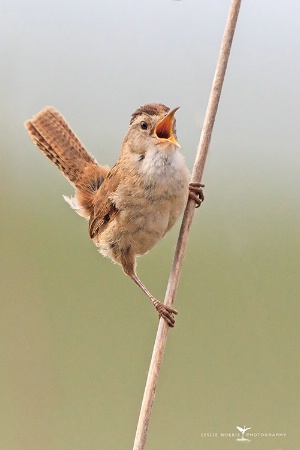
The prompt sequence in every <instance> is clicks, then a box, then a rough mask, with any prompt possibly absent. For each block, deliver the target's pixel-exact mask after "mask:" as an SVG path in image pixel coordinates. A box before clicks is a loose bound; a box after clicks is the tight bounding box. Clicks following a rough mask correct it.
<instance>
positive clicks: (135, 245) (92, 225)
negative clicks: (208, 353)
mask: <svg viewBox="0 0 300 450" xmlns="http://www.w3.org/2000/svg"><path fill="white" fill-rule="evenodd" d="M177 109H178V108H176V109H174V110H172V111H170V109H169V108H168V107H166V106H165V105H162V104H156V103H152V104H148V105H144V106H142V107H140V108H139V109H137V110H136V111H135V112H134V113H133V114H132V116H131V120H130V127H129V130H128V132H127V134H126V136H125V138H124V142H123V145H122V148H121V152H120V155H119V158H118V160H117V162H116V164H115V165H114V167H113V168H112V169H111V170H110V169H109V167H108V166H101V165H99V164H98V163H97V162H96V160H95V159H94V158H93V157H92V156H91V155H90V154H89V153H88V152H87V151H86V149H85V148H84V147H83V145H82V144H81V142H80V141H79V139H78V138H77V137H76V135H75V134H74V133H73V131H72V130H71V128H70V127H69V125H68V124H67V122H66V121H65V119H64V118H63V117H62V116H61V114H60V113H59V112H58V111H57V110H55V109H54V108H52V107H48V108H45V109H43V110H42V111H41V112H40V113H38V114H37V115H36V116H34V117H33V118H32V119H31V120H28V121H27V122H26V123H25V127H26V128H27V130H28V133H29V135H30V137H31V139H32V140H33V142H34V143H35V144H36V145H37V147H38V148H39V149H40V150H41V151H42V152H43V153H44V154H45V155H46V156H47V158H49V159H50V160H51V161H52V162H53V163H54V164H55V165H56V166H57V167H58V169H59V170H60V171H61V172H62V173H63V174H64V176H65V177H66V178H67V179H68V180H69V181H70V183H71V184H72V185H73V186H74V187H75V196H74V197H73V198H69V197H65V200H66V201H67V202H68V203H69V204H70V205H71V207H72V208H74V209H75V210H76V211H77V213H78V214H80V215H81V216H83V217H86V218H88V219H89V235H90V238H91V239H92V240H93V242H94V243H95V245H96V246H97V247H98V248H99V251H100V252H101V253H102V254H103V255H104V256H108V257H109V258H111V259H112V260H113V261H114V262H116V263H117V264H120V265H121V266H122V268H123V270H124V272H125V273H126V274H127V275H129V276H130V277H131V278H132V280H133V281H134V282H135V283H136V284H137V285H138V286H139V287H140V288H141V289H142V290H143V291H144V293H145V294H146V295H147V296H148V297H149V298H150V300H151V301H152V303H153V305H154V306H155V308H156V310H157V311H158V313H159V315H160V316H162V317H163V318H164V319H165V320H166V321H167V323H168V324H169V325H170V326H174V322H175V320H174V317H173V314H177V313H176V311H175V310H174V309H173V308H170V307H168V306H166V305H164V304H162V303H161V302H159V301H158V300H156V299H155V298H154V297H153V295H152V294H151V293H150V292H149V291H148V290H147V288H146V287H145V286H144V285H143V283H142V282H141V280H140V279H139V278H138V276H137V275H136V271H135V267H136V258H137V256H139V255H142V254H144V253H146V252H147V251H149V250H150V249H151V248H152V247H153V246H154V245H155V244H156V243H157V242H158V241H159V240H160V239H161V238H162V237H163V236H164V235H165V234H166V232H167V231H168V230H169V229H170V228H171V227H172V226H173V225H174V223H175V222H176V220H177V218H178V217H179V215H180V214H181V213H182V212H183V209H184V207H185V205H186V201H187V199H188V195H190V197H191V198H193V199H194V200H195V202H196V204H197V205H199V204H200V203H201V201H202V200H203V194H202V190H201V185H198V184H197V183H193V184H192V185H190V190H189V178H190V175H189V172H188V170H187V168H186V166H185V163H184V159H183V157H182V155H181V154H180V153H179V151H178V148H179V144H178V143H177V140H176V130H175V118H174V114H175V112H176V110H177ZM189 192H190V194H189Z"/></svg>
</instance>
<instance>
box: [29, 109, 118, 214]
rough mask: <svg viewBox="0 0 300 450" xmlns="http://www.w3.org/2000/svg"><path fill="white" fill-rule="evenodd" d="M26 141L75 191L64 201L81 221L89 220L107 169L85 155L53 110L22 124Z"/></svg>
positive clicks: (83, 149) (59, 115) (61, 118)
mask: <svg viewBox="0 0 300 450" xmlns="http://www.w3.org/2000/svg"><path fill="white" fill-rule="evenodd" d="M25 128H26V129H27V131H28V133H29V136H30V138H31V139H32V141H33V142H34V143H35V145H36V146H37V147H38V148H39V149H40V150H41V151H42V153H44V155H45V156H47V158H49V159H50V161H52V162H53V163H54V164H55V165H56V166H57V167H58V169H59V170H60V171H61V172H62V173H63V175H64V176H65V177H66V178H67V179H68V181H69V182H70V183H71V184H72V185H73V186H74V187H75V188H76V195H75V197H73V198H70V197H65V200H66V201H67V202H68V203H69V204H70V206H71V207H72V208H74V209H75V210H76V211H77V212H78V214H80V215H82V216H83V217H87V218H88V217H89V216H90V213H91V210H92V207H93V199H94V195H95V192H96V191H97V190H98V189H99V187H100V186H101V184H102V182H103V181H104V179H105V178H106V176H107V174H108V172H109V167H107V166H100V165H99V164H98V163H97V161H96V160H95V159H94V158H93V157H92V156H91V155H90V154H89V153H88V152H87V150H86V149H85V148H84V146H83V145H82V144H81V142H80V141H79V139H78V138H77V136H76V135H75V134H74V132H73V131H72V130H71V128H70V127H69V125H68V124H67V122H66V121H65V119H64V118H63V116H62V115H61V114H60V113H59V112H58V111H57V110H56V109H55V108H53V107H47V108H44V109H43V110H42V111H40V112H39V113H38V114H37V115H35V116H34V117H33V118H32V119H31V120H27V121H26V122H25Z"/></svg>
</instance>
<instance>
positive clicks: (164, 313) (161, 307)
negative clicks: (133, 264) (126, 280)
mask: <svg viewBox="0 0 300 450" xmlns="http://www.w3.org/2000/svg"><path fill="white" fill-rule="evenodd" d="M128 275H129V276H130V278H131V279H132V280H133V281H134V282H135V283H136V284H137V285H138V286H139V287H140V288H141V289H142V291H143V292H144V293H145V294H146V295H147V297H148V298H150V300H151V302H152V304H153V306H154V308H155V309H156V311H157V312H158V314H159V317H162V318H163V319H164V320H165V321H166V322H167V324H168V325H169V327H174V324H175V319H174V317H173V314H177V311H176V309H173V308H171V307H170V306H167V305H165V304H164V303H161V302H159V301H158V300H156V298H154V297H153V295H152V294H151V292H149V291H148V289H147V288H146V286H145V285H144V284H143V283H142V282H141V280H140V279H139V277H138V276H137V275H136V274H135V273H134V272H133V273H131V274H128Z"/></svg>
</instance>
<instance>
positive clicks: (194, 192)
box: [189, 183, 205, 208]
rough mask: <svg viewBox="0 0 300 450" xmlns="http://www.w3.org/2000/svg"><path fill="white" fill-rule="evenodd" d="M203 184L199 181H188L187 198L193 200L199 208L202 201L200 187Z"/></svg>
mask: <svg viewBox="0 0 300 450" xmlns="http://www.w3.org/2000/svg"><path fill="white" fill-rule="evenodd" d="M204 186H205V185H204V184H201V183H190V184H189V198H191V199H192V200H194V201H195V203H196V208H199V206H200V205H201V203H202V202H203V201H204V194H203V191H202V188H203V187H204Z"/></svg>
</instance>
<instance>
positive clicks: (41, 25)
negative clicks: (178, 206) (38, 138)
mask: <svg viewBox="0 0 300 450" xmlns="http://www.w3.org/2000/svg"><path fill="white" fill-rule="evenodd" d="M228 7H229V1H211V0H209V1H208V0H206V1H204V0H203V1H196V0H186V1H181V2H177V1H171V0H163V1H162V0H149V1H144V2H141V1H138V0H128V1H126V2H122V1H120V0H109V1H108V0H107V1H101V2H96V1H93V0H86V1H85V2H74V1H70V0H62V1H58V0H52V1H49V0H44V1H43V2H41V1H37V0H31V1H30V0H1V1H0V23H1V27H0V30H1V31H0V48H1V86H0V93H1V103H0V115H1V116H0V117H1V167H0V170H1V173H0V183H1V190H0V198H1V262H0V265H1V268H0V273H1V286H0V292H1V315H0V322H1V323H0V333H1V340H0V342H1V372H0V373H1V384H0V389H1V393H0V396H1V402H0V405H1V406H0V411H1V417H0V448H1V449H3V450H41V449H43V450H82V449H87V450H96V449H113V450H115V449H130V448H132V443H133V438H134V434H135V428H136V423H137V419H138V414H139V408H140V403H141V399H142V394H143V389H144V385H145V380H146V374H147V370H148V366H149V361H150V357H151V351H152V346H153V342H154V338H155V334H156V329H157V317H156V314H155V312H154V311H153V308H152V307H151V305H150V303H149V301H147V300H146V298H144V296H143V295H142V293H141V292H140V291H139V290H138V289H137V287H136V286H135V285H134V283H132V282H131V281H130V280H129V279H128V278H127V277H126V276H124V275H123V273H122V271H121V270H120V268H119V267H117V266H114V265H113V264H112V263H111V262H110V261H108V260H106V259H104V258H103V257H102V256H100V255H99V254H98V252H97V249H96V247H94V245H93V244H92V242H91V241H90V240H89V238H88V234H87V223H86V222H85V221H84V220H83V219H82V218H80V217H79V216H77V215H76V214H74V212H73V211H71V209H70V208H69V207H68V205H67V204H66V203H65V202H64V201H63V198H62V194H71V193H72V187H71V186H70V185H69V184H68V182H67V181H66V180H65V179H64V178H63V177H62V175H61V174H60V173H59V172H58V170H57V169H56V168H55V167H54V166H53V165H52V164H50V162H49V161H48V160H47V159H46V158H45V157H44V156H43V155H42V154H40V152H39V151H38V150H37V149H36V148H35V147H34V145H33V144H32V143H31V141H30V140H29V138H28V136H27V135H26V132H25V129H24V127H23V122H24V121H25V120H26V119H28V118H30V117H32V115H34V114H35V113H37V112H38V111H39V110H40V109H41V108H42V107H44V106H46V105H54V106H55V107H56V108H58V109H59V110H60V111H61V112H62V114H63V115H64V116H65V117H66V119H67V120H68V121H69V123H70V124H71V126H72V127H73V129H74V130H75V131H76V133H77V134H78V136H79V137H80V138H81V140H82V141H83V142H84V144H85V145H86V147H87V148H88V149H89V150H90V151H91V152H92V153H93V154H94V155H95V157H96V158H97V160H98V161H99V162H101V163H103V164H110V165H112V164H113V163H114V162H115V160H116V158H117V155H118V152H119V148H120V146H121V143H122V139H123V136H124V134H125V132H126V130H127V126H128V123H129V118H130V114H131V113H132V112H133V111H134V110H135V109H136V108H137V107H139V106H140V105H142V104H144V103H147V102H163V103H165V104H167V105H168V106H170V107H176V106H181V109H180V110H179V111H178V113H177V131H178V137H179V141H180V143H181V145H182V148H183V153H184V155H185V156H186V159H187V163H188V166H189V167H190V168H192V165H193V160H194V156H195V149H196V146H197V143H198V140H199V136H200V131H201V126H202V123H203V118H204V114H205V108H206V104H207V99H208V95H209V90H210V86H211V82H212V77H213V73H214V68H215V63H216V59H217V55H218V52H219V47H220V41H221V37H222V34H223V30H224V25H225V21H226V17H227V12H228ZM299 15H300V6H299V2H298V1H296V0H295V1H292V0H291V1H289V2H281V1H279V0H273V1H264V2H261V1H259V0H253V1H249V2H247V1H244V2H243V3H242V7H241V12H240V17H239V21H238V26H237V30H236V34H235V39H234V43H233V49H232V54H231V59H230V63H229V67H228V71H227V75H226V79H225V85H224V90H223V94H222V98H221V103H220V108H219V112H218V116H217V120H216V124H215V130H214V135H213V140H212V143H211V149H210V153H209V156H208V160H207V165H206V168H205V173H204V179H203V182H205V184H206V188H205V195H206V200H205V203H204V205H203V206H202V207H201V210H200V211H197V212H196V215H195V219H194V223H193V226H192V230H191V235H190V239H189V246H188V251H187V254H186V258H185V265H184V270H183V275H182V278H181V282H180V289H179V292H178V296H177V300H176V308H177V309H178V310H179V312H180V314H179V315H178V318H177V324H176V327H175V329H174V330H171V332H170V333H169V338H168V345H167V350H166V354H165V358H164V361H163V367H162V371H161V376H160V380H159V385H158V391H157V395H156V399H155V403H154V409H153V415H152V420H151V424H150V430H149V437H148V441H147V449H149V450H167V449H189V450H190V449H191V450H194V449H203V450H215V449H216V450H217V449H218V450H219V449H222V450H223V449H224V448H226V449H236V448H237V449H238V448H241V447H242V446H243V445H245V443H242V442H237V441H236V437H234V436H227V437H222V436H221V433H227V434H228V433H235V432H237V429H236V426H241V427H243V426H244V425H245V426H246V427H251V430H250V432H252V433H264V434H266V433H274V434H275V433H286V436H285V437H278V436H277V437H274V436H254V437H251V438H250V439H251V443H250V444H249V448H250V447H251V449H254V450H261V449H266V450H268V449H270V450H271V449H274V450H278V449H289V450H291V449H296V448H298V447H299V443H300V433H299V420H300V413H299V394H300V390H299V368H300V366H299V342H300V340H299V338H300V336H299V335H300V332H299V297H300V281H299V280H300V273H299V269H300V243H299V225H300V206H299V173H300V145H299V144H300V139H299V112H300V90H299V76H300V60H299V54H300V39H299ZM177 234H178V226H177V227H176V229H174V230H173V231H172V232H170V233H169V235H168V236H167V237H166V238H165V239H164V241H163V242H161V243H160V244H159V245H158V246H157V247H156V248H155V249H153V250H152V251H151V252H150V253H149V254H148V255H147V256H144V257H142V258H140V260H139V265H138V273H139V275H140V277H141V279H142V280H143V281H144V282H145V284H146V286H148V287H149V289H150V290H151V291H152V292H153V293H154V294H155V295H157V296H158V297H159V298H163V296H164V291H165V287H166V284H167V279H168V275H169V270H170V265H171V261H172V258H173V253H174V248H175V243H176V237H177ZM205 433H214V434H217V436H208V435H205Z"/></svg>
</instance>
